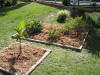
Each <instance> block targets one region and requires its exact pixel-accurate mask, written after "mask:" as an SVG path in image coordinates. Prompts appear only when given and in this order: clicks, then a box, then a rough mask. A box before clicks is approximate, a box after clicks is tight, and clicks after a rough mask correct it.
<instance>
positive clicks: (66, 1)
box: [62, 0, 70, 6]
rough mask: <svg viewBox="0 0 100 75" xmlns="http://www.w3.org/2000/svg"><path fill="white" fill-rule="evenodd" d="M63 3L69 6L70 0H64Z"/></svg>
mask: <svg viewBox="0 0 100 75" xmlns="http://www.w3.org/2000/svg"><path fill="white" fill-rule="evenodd" d="M62 4H63V5H65V6H68V5H70V0H63V1H62Z"/></svg>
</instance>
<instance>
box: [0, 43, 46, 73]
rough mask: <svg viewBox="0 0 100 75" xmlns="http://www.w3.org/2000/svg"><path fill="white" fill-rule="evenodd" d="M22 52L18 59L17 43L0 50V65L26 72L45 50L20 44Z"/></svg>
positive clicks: (9, 69)
mask: <svg viewBox="0 0 100 75" xmlns="http://www.w3.org/2000/svg"><path fill="white" fill-rule="evenodd" d="M21 49H22V53H21V55H20V56H19V58H18V59H16V58H17V56H18V53H19V43H14V44H12V45H10V46H9V47H8V48H5V49H4V50H3V51H0V67H2V68H4V69H6V70H8V71H13V72H20V73H22V74H21V75H23V74H26V72H27V71H28V70H29V69H30V68H31V67H32V66H33V65H34V64H36V62H37V61H38V60H40V58H41V57H42V56H43V55H44V54H45V53H46V52H47V51H46V50H44V49H41V48H38V47H35V46H31V45H26V44H22V46H21Z"/></svg>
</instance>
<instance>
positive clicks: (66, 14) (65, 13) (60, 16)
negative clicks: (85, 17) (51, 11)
mask: <svg viewBox="0 0 100 75" xmlns="http://www.w3.org/2000/svg"><path fill="white" fill-rule="evenodd" d="M57 16H58V17H57V21H58V22H61V23H63V22H65V20H66V18H68V17H69V16H70V12H69V11H68V10H61V11H59V12H58V13H57Z"/></svg>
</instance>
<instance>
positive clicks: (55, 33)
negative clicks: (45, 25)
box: [48, 28, 60, 41]
mask: <svg viewBox="0 0 100 75" xmlns="http://www.w3.org/2000/svg"><path fill="white" fill-rule="evenodd" d="M48 34H49V39H50V40H51V41H57V39H58V38H59V36H60V32H59V30H57V29H56V28H54V29H49V33H48Z"/></svg>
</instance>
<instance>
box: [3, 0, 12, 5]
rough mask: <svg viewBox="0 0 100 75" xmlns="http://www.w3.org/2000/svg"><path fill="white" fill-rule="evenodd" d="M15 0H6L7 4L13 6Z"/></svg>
mask: <svg viewBox="0 0 100 75" xmlns="http://www.w3.org/2000/svg"><path fill="white" fill-rule="evenodd" d="M12 1H13V0H5V5H6V6H11V5H12Z"/></svg>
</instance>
